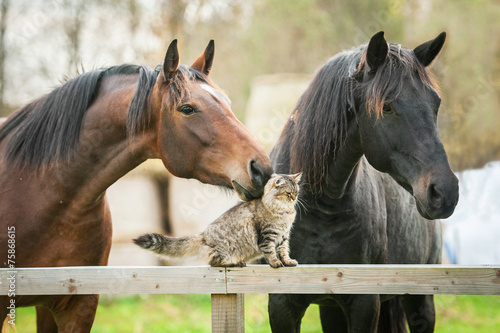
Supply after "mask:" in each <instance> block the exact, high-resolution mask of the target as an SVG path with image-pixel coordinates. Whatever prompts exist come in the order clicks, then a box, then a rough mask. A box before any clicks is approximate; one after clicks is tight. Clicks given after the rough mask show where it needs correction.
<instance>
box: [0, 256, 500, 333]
mask: <svg viewBox="0 0 500 333" xmlns="http://www.w3.org/2000/svg"><path fill="white" fill-rule="evenodd" d="M12 288H15V294H16V295H69V294H75V295H77V294H80V295H81V294H188V293H189V294H191V293H194V294H212V331H213V332H243V329H244V315H243V314H244V309H243V294H245V293H287V294H333V293H335V294H420V295H422V294H456V295H467V294H474V295H500V266H457V265H300V266H298V267H286V268H279V269H273V268H271V267H269V266H262V265H255V266H248V267H244V268H233V267H228V268H219V267H208V266H197V267H140V266H138V267H112V266H108V267H100V266H99V267H94V266H92V267H50V268H17V269H0V293H1V294H2V295H7V294H8V293H9V290H12Z"/></svg>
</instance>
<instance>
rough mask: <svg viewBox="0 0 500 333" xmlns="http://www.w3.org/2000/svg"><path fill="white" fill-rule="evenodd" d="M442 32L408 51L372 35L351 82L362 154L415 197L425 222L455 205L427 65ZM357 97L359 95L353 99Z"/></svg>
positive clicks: (454, 186)
mask: <svg viewBox="0 0 500 333" xmlns="http://www.w3.org/2000/svg"><path fill="white" fill-rule="evenodd" d="M445 38H446V34H445V33H441V34H440V35H439V36H438V37H436V38H435V39H433V40H431V41H428V42H426V43H424V44H422V45H420V46H418V47H416V48H415V49H413V50H409V49H406V48H402V47H401V45H395V44H388V43H387V42H386V40H385V39H384V34H383V32H379V33H377V34H375V35H374V36H373V37H372V39H371V41H370V43H369V44H368V46H367V47H366V49H365V52H364V53H363V54H362V56H361V60H360V63H359V66H358V68H357V71H356V74H355V76H354V77H355V80H356V84H355V86H356V87H357V88H356V89H359V93H360V96H361V98H359V100H357V101H356V104H357V105H356V109H357V111H356V119H357V122H358V125H359V131H360V136H361V143H362V148H363V152H364V154H365V156H366V158H367V159H368V161H369V162H370V164H371V165H372V166H373V167H375V168H376V169H377V170H379V171H382V172H387V173H389V174H390V175H391V176H392V177H393V178H394V179H395V180H396V181H397V182H398V183H399V184H400V185H401V186H402V187H404V188H405V189H406V190H408V191H409V192H410V193H412V194H413V195H414V197H415V199H416V203H417V207H418V211H419V212H420V214H421V215H422V216H423V217H425V218H428V219H435V218H446V217H449V216H450V215H451V214H452V213H453V211H454V209H455V206H456V204H457V201H458V180H457V178H456V177H455V175H454V174H453V172H452V171H451V169H450V167H449V165H448V159H447V157H446V153H445V150H444V148H443V144H442V143H441V141H440V139H439V136H438V130H437V126H436V123H437V113H438V109H439V106H440V103H441V99H440V97H439V94H438V88H437V85H436V84H435V83H434V81H433V80H432V78H431V77H430V74H429V73H428V72H427V70H426V67H427V66H428V65H429V64H430V63H431V62H432V61H433V60H434V58H435V57H436V56H437V55H438V53H439V52H440V51H441V48H442V46H443V44H444V41H445ZM358 96H359V95H358Z"/></svg>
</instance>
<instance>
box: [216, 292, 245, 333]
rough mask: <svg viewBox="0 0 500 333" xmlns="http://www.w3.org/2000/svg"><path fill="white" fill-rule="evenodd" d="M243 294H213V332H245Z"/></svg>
mask: <svg viewBox="0 0 500 333" xmlns="http://www.w3.org/2000/svg"><path fill="white" fill-rule="evenodd" d="M244 303H245V300H244V295H243V294H212V333H243V332H245V308H244V307H245V304H244Z"/></svg>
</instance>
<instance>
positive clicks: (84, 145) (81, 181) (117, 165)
mask: <svg viewBox="0 0 500 333" xmlns="http://www.w3.org/2000/svg"><path fill="white" fill-rule="evenodd" d="M127 90H128V88H127ZM134 91H135V87H134V86H133V85H131V86H130V91H129V92H128V91H127V93H119V92H118V91H116V92H111V93H106V94H102V95H101V96H99V97H98V98H97V99H96V101H95V102H94V103H93V105H92V106H91V107H90V108H89V110H88V111H87V113H86V116H85V118H84V122H83V124H82V129H81V134H80V139H79V143H78V145H77V147H76V151H75V153H74V154H73V155H72V157H71V158H70V161H69V163H62V164H61V165H60V166H56V168H54V170H53V172H54V173H55V174H56V177H57V178H58V179H59V182H60V183H61V184H66V189H65V190H66V191H69V193H71V192H72V189H74V192H77V193H75V195H74V196H73V197H72V201H73V204H72V205H74V206H76V207H80V206H81V207H86V206H87V205H93V203H94V202H95V201H96V200H97V199H99V198H101V197H102V195H103V193H104V192H105V191H106V189H107V188H108V187H109V186H110V185H111V184H113V183H114V182H115V181H117V180H118V179H119V178H121V177H122V176H124V175H125V174H126V173H128V172H129V171H130V170H132V169H133V168H135V167H136V166H138V165H139V164H140V163H142V162H144V161H145V160H146V159H148V158H150V157H155V153H154V151H153V150H154V143H155V142H156V134H155V131H153V130H150V131H148V130H146V131H145V132H144V133H141V134H137V135H136V136H135V137H133V138H128V137H127V133H126V119H127V112H128V108H129V105H130V101H131V99H132V96H133V93H134ZM118 94H119V95H118Z"/></svg>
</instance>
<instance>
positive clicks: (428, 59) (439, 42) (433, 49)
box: [413, 31, 446, 67]
mask: <svg viewBox="0 0 500 333" xmlns="http://www.w3.org/2000/svg"><path fill="white" fill-rule="evenodd" d="M445 40H446V32H444V31H443V32H442V33H440V34H439V35H438V36H437V37H436V38H434V39H432V40H430V41H428V42H425V43H423V44H421V45H419V46H417V47H416V48H415V49H413V53H415V56H416V57H417V59H418V61H420V62H421V63H422V65H424V66H425V67H427V66H429V65H430V64H431V63H432V61H433V60H434V59H435V58H436V57H437V55H438V54H439V52H440V51H441V49H442V48H443V45H444V41H445Z"/></svg>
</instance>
